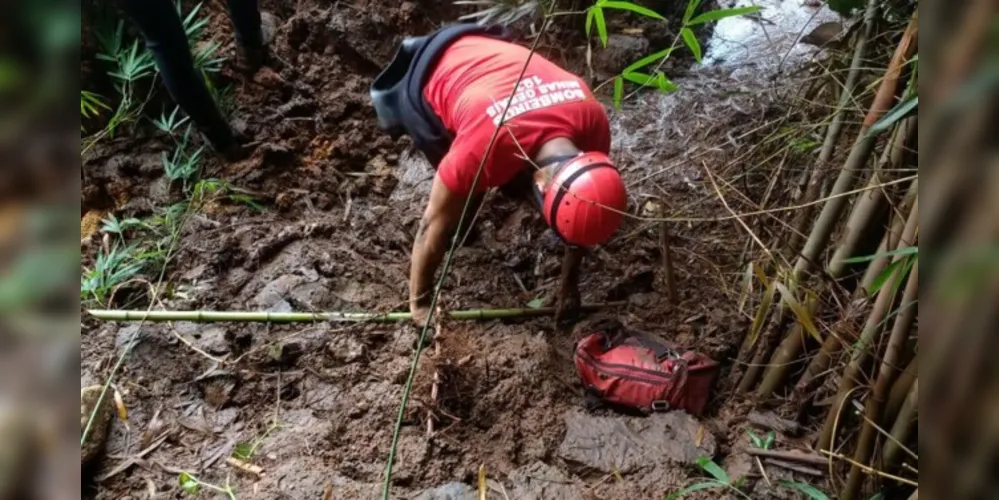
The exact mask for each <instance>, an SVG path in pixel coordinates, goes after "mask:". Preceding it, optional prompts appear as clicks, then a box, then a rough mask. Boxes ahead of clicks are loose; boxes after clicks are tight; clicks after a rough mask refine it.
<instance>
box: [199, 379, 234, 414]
mask: <svg viewBox="0 0 999 500" xmlns="http://www.w3.org/2000/svg"><path fill="white" fill-rule="evenodd" d="M197 385H198V388H199V389H200V390H201V396H202V397H203V398H204V399H205V402H206V403H208V404H209V405H211V406H212V407H214V408H215V409H220V408H222V407H223V406H225V405H226V403H228V402H229V401H230V400H231V399H232V396H233V393H235V392H236V387H237V386H238V385H239V380H238V379H237V378H236V377H235V376H233V375H232V374H229V373H226V372H224V371H221V370H220V371H217V372H214V373H210V374H207V375H204V376H201V377H199V378H198V379H197Z"/></svg>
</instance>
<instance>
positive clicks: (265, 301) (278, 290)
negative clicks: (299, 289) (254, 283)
mask: <svg viewBox="0 0 999 500" xmlns="http://www.w3.org/2000/svg"><path fill="white" fill-rule="evenodd" d="M303 281H304V279H303V278H302V277H301V276H295V275H293V274H285V275H283V276H279V277H278V278H277V279H275V280H274V281H271V282H270V283H268V284H266V285H264V287H263V288H262V289H261V290H260V291H259V292H257V295H256V296H255V297H253V299H252V302H253V303H254V304H256V305H257V306H258V307H260V308H261V309H270V308H272V307H274V306H275V305H276V304H278V303H279V302H281V301H282V300H284V298H285V297H286V296H287V295H288V292H290V291H291V290H292V289H293V288H295V287H296V286H298V285H301V284H302V282H303ZM289 307H290V306H289Z"/></svg>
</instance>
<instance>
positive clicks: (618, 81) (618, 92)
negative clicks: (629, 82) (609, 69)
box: [614, 75, 624, 109]
mask: <svg viewBox="0 0 999 500" xmlns="http://www.w3.org/2000/svg"><path fill="white" fill-rule="evenodd" d="M623 98H624V78H622V77H621V75H618V76H615V77H614V109H621V99H623Z"/></svg>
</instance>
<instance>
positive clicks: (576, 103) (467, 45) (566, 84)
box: [423, 36, 610, 194]
mask: <svg viewBox="0 0 999 500" xmlns="http://www.w3.org/2000/svg"><path fill="white" fill-rule="evenodd" d="M529 52H530V51H529V50H528V49H527V48H525V47H522V46H520V45H517V44H514V43H510V42H504V41H502V40H496V39H493V38H488V37H481V36H464V37H462V38H460V39H458V40H457V41H455V42H454V43H453V44H452V45H451V46H450V47H448V49H447V50H446V51H445V52H444V54H443V55H442V56H441V58H440V61H439V63H438V64H437V67H436V68H435V69H434V72H433V74H432V75H431V76H430V78H429V79H428V81H427V83H426V86H425V87H424V89H423V92H424V96H425V97H426V99H427V102H428V103H429V104H430V106H431V107H432V108H433V110H434V112H435V113H437V116H439V117H440V118H441V121H443V122H444V126H446V127H447V129H448V130H449V131H451V133H452V134H454V136H455V139H454V142H453V144H452V145H451V149H450V150H449V151H448V153H447V155H446V156H445V157H444V159H443V160H442V161H441V163H440V165H439V166H438V168H437V173H438V174H439V175H440V177H441V180H442V181H443V182H444V185H445V186H447V188H448V189H450V190H451V191H452V192H455V193H459V194H468V193H469V192H471V188H472V182H473V180H474V178H475V173H476V171H477V170H478V169H479V164H480V163H481V161H482V157H483V156H484V155H485V152H486V148H487V147H488V146H489V139H490V138H491V137H492V135H493V132H494V130H495V129H496V126H497V124H498V123H499V119H500V115H501V114H502V108H503V106H504V105H505V104H506V102H507V100H508V99H509V98H510V94H511V91H512V90H513V85H514V83H516V82H517V77H518V76H520V72H521V70H522V69H523V67H524V61H525V60H527V55H528V53H529ZM517 90H518V92H517V95H516V96H515V97H514V99H513V101H512V102H511V104H510V109H509V110H508V111H507V114H506V119H505V123H504V125H503V129H502V130H500V133H499V135H498V136H497V138H496V143H495V144H494V145H493V150H492V154H491V155H490V159H489V161H487V162H486V165H485V167H484V168H483V171H482V176H481V177H480V178H479V182H478V184H477V189H476V191H479V192H481V191H485V190H486V189H488V188H491V187H497V186H502V185H503V184H506V183H507V182H509V181H510V180H511V179H512V178H513V177H514V175H516V174H517V172H519V171H520V169H522V168H524V167H525V165H527V162H526V160H525V159H524V153H526V154H527V156H528V157H530V158H534V156H535V155H536V154H537V153H538V150H539V149H540V147H541V145H543V144H544V143H546V142H548V141H550V140H552V139H557V138H567V139H570V140H572V142H573V143H574V144H575V145H576V147H578V148H579V149H581V150H583V151H600V152H602V153H609V150H610V126H609V124H608V121H607V112H606V111H605V110H604V106H603V105H602V104H600V102H598V101H597V100H596V98H594V97H593V93H592V92H591V91H590V89H589V88H587V86H586V84H585V83H584V82H583V80H582V79H581V78H579V77H577V76H575V75H573V74H572V73H569V72H568V71H565V70H564V69H562V68H559V67H558V66H556V65H555V64H554V63H552V62H551V61H548V60H547V59H545V58H543V57H541V56H540V55H538V54H534V55H532V56H531V61H530V63H528V65H527V71H526V72H525V73H524V78H523V79H522V80H521V83H520V85H519V87H518V89H517ZM511 133H512V137H511ZM518 144H519V145H520V147H518ZM521 149H523V152H521Z"/></svg>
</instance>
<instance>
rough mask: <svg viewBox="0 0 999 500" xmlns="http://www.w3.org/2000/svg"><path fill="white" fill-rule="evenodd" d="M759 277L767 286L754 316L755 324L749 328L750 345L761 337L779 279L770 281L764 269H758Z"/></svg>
mask: <svg viewBox="0 0 999 500" xmlns="http://www.w3.org/2000/svg"><path fill="white" fill-rule="evenodd" d="M756 276H757V277H758V278H760V281H762V282H763V286H765V287H766V288H765V289H764V291H763V299H762V300H760V307H759V308H757V309H756V316H755V317H753V325H752V326H751V327H750V328H749V340H748V343H749V345H750V346H753V345H754V344H756V339H757V338H759V336H760V332H761V331H762V330H763V321H764V320H765V319H766V318H767V312H768V311H770V306H771V305H773V302H774V290H775V287H774V285H775V284H776V283H777V280H773V281H770V282H768V281H767V278H766V276H764V275H763V272H762V271H759V270H757V275H756Z"/></svg>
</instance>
